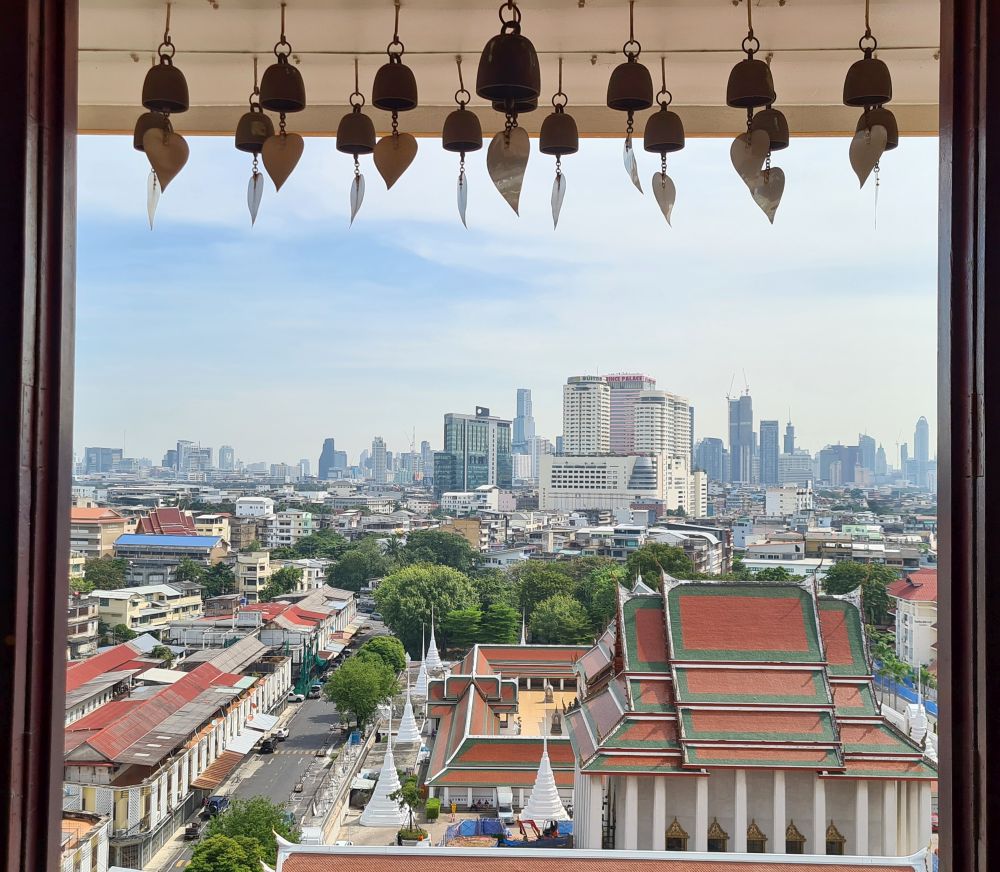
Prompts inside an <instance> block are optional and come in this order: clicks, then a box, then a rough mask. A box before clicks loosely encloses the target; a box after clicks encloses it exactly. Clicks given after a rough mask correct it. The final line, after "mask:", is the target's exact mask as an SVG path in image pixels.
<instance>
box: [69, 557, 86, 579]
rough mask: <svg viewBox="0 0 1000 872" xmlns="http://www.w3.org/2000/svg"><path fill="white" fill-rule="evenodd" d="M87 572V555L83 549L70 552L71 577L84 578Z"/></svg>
mask: <svg viewBox="0 0 1000 872" xmlns="http://www.w3.org/2000/svg"><path fill="white" fill-rule="evenodd" d="M86 572H87V555H86V554H84V553H83V552H82V551H70V552H69V578H70V581H72V580H73V579H74V578H83V577H84V575H86Z"/></svg>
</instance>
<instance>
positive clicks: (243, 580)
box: [236, 551, 274, 603]
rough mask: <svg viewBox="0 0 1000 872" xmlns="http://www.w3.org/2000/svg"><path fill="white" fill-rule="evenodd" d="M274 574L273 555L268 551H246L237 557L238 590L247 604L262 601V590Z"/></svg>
mask: <svg viewBox="0 0 1000 872" xmlns="http://www.w3.org/2000/svg"><path fill="white" fill-rule="evenodd" d="M273 572H274V567H273V566H271V555H270V553H269V552H267V551H244V552H242V553H240V554H237V555H236V589H237V590H238V591H239V592H240V595H241V596H244V597H246V600H247V602H250V603H255V602H258V601H259V600H260V596H259V593H260V589H261V588H262V587H264V585H265V584H267V580H268V579H269V578H270V577H271V574H272V573H273Z"/></svg>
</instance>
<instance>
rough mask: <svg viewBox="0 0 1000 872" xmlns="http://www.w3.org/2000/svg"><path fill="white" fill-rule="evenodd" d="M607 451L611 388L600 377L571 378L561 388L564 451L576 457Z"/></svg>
mask: <svg viewBox="0 0 1000 872" xmlns="http://www.w3.org/2000/svg"><path fill="white" fill-rule="evenodd" d="M633 427H634V422H633ZM610 451H611V388H610V386H609V385H608V383H607V381H606V380H605V379H604V377H603V376H599V375H574V376H570V377H569V378H568V379H567V380H566V384H565V385H563V452H564V453H565V454H568V455H575V454H608V453H609V452H610Z"/></svg>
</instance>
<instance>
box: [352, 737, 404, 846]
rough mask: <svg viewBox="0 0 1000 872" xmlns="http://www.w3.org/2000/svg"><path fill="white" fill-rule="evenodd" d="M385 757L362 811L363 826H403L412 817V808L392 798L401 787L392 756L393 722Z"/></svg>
mask: <svg viewBox="0 0 1000 872" xmlns="http://www.w3.org/2000/svg"><path fill="white" fill-rule="evenodd" d="M386 741H387V743H388V744H387V747H386V749H385V757H383V758H382V769H381V771H380V772H379V776H378V781H377V782H376V783H375V789H374V790H373V791H372V797H371V799H369V800H368V805H366V806H365V810H364V811H363V812H361V826H363V827H401V826H403V825H404V824H405V823H406V822H407V821H408V820H409V817H410V809H409V806H407V805H406V804H400V803H399V802H397V801H396V800H395V799H390V796H391V794H393V793H395V792H396V791H398V790H399V788H400V783H399V773H398V772H397V771H396V761H395V759H393V756H392V723H391V722H390V724H389V735H388V736H387V739H386Z"/></svg>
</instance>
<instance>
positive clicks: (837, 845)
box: [826, 821, 847, 857]
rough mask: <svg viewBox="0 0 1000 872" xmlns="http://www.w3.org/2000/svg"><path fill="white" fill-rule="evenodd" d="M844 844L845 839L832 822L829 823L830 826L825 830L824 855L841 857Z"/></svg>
mask: <svg viewBox="0 0 1000 872" xmlns="http://www.w3.org/2000/svg"><path fill="white" fill-rule="evenodd" d="M846 843H847V839H845V838H844V837H843V835H841V832H840V830H838V829H837V827H836V825H835V824H834V822H833V821H830V826H828V827H827V828H826V853H827V854H833V855H835V856H837V857H842V856H843V854H844V845H845V844H846Z"/></svg>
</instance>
